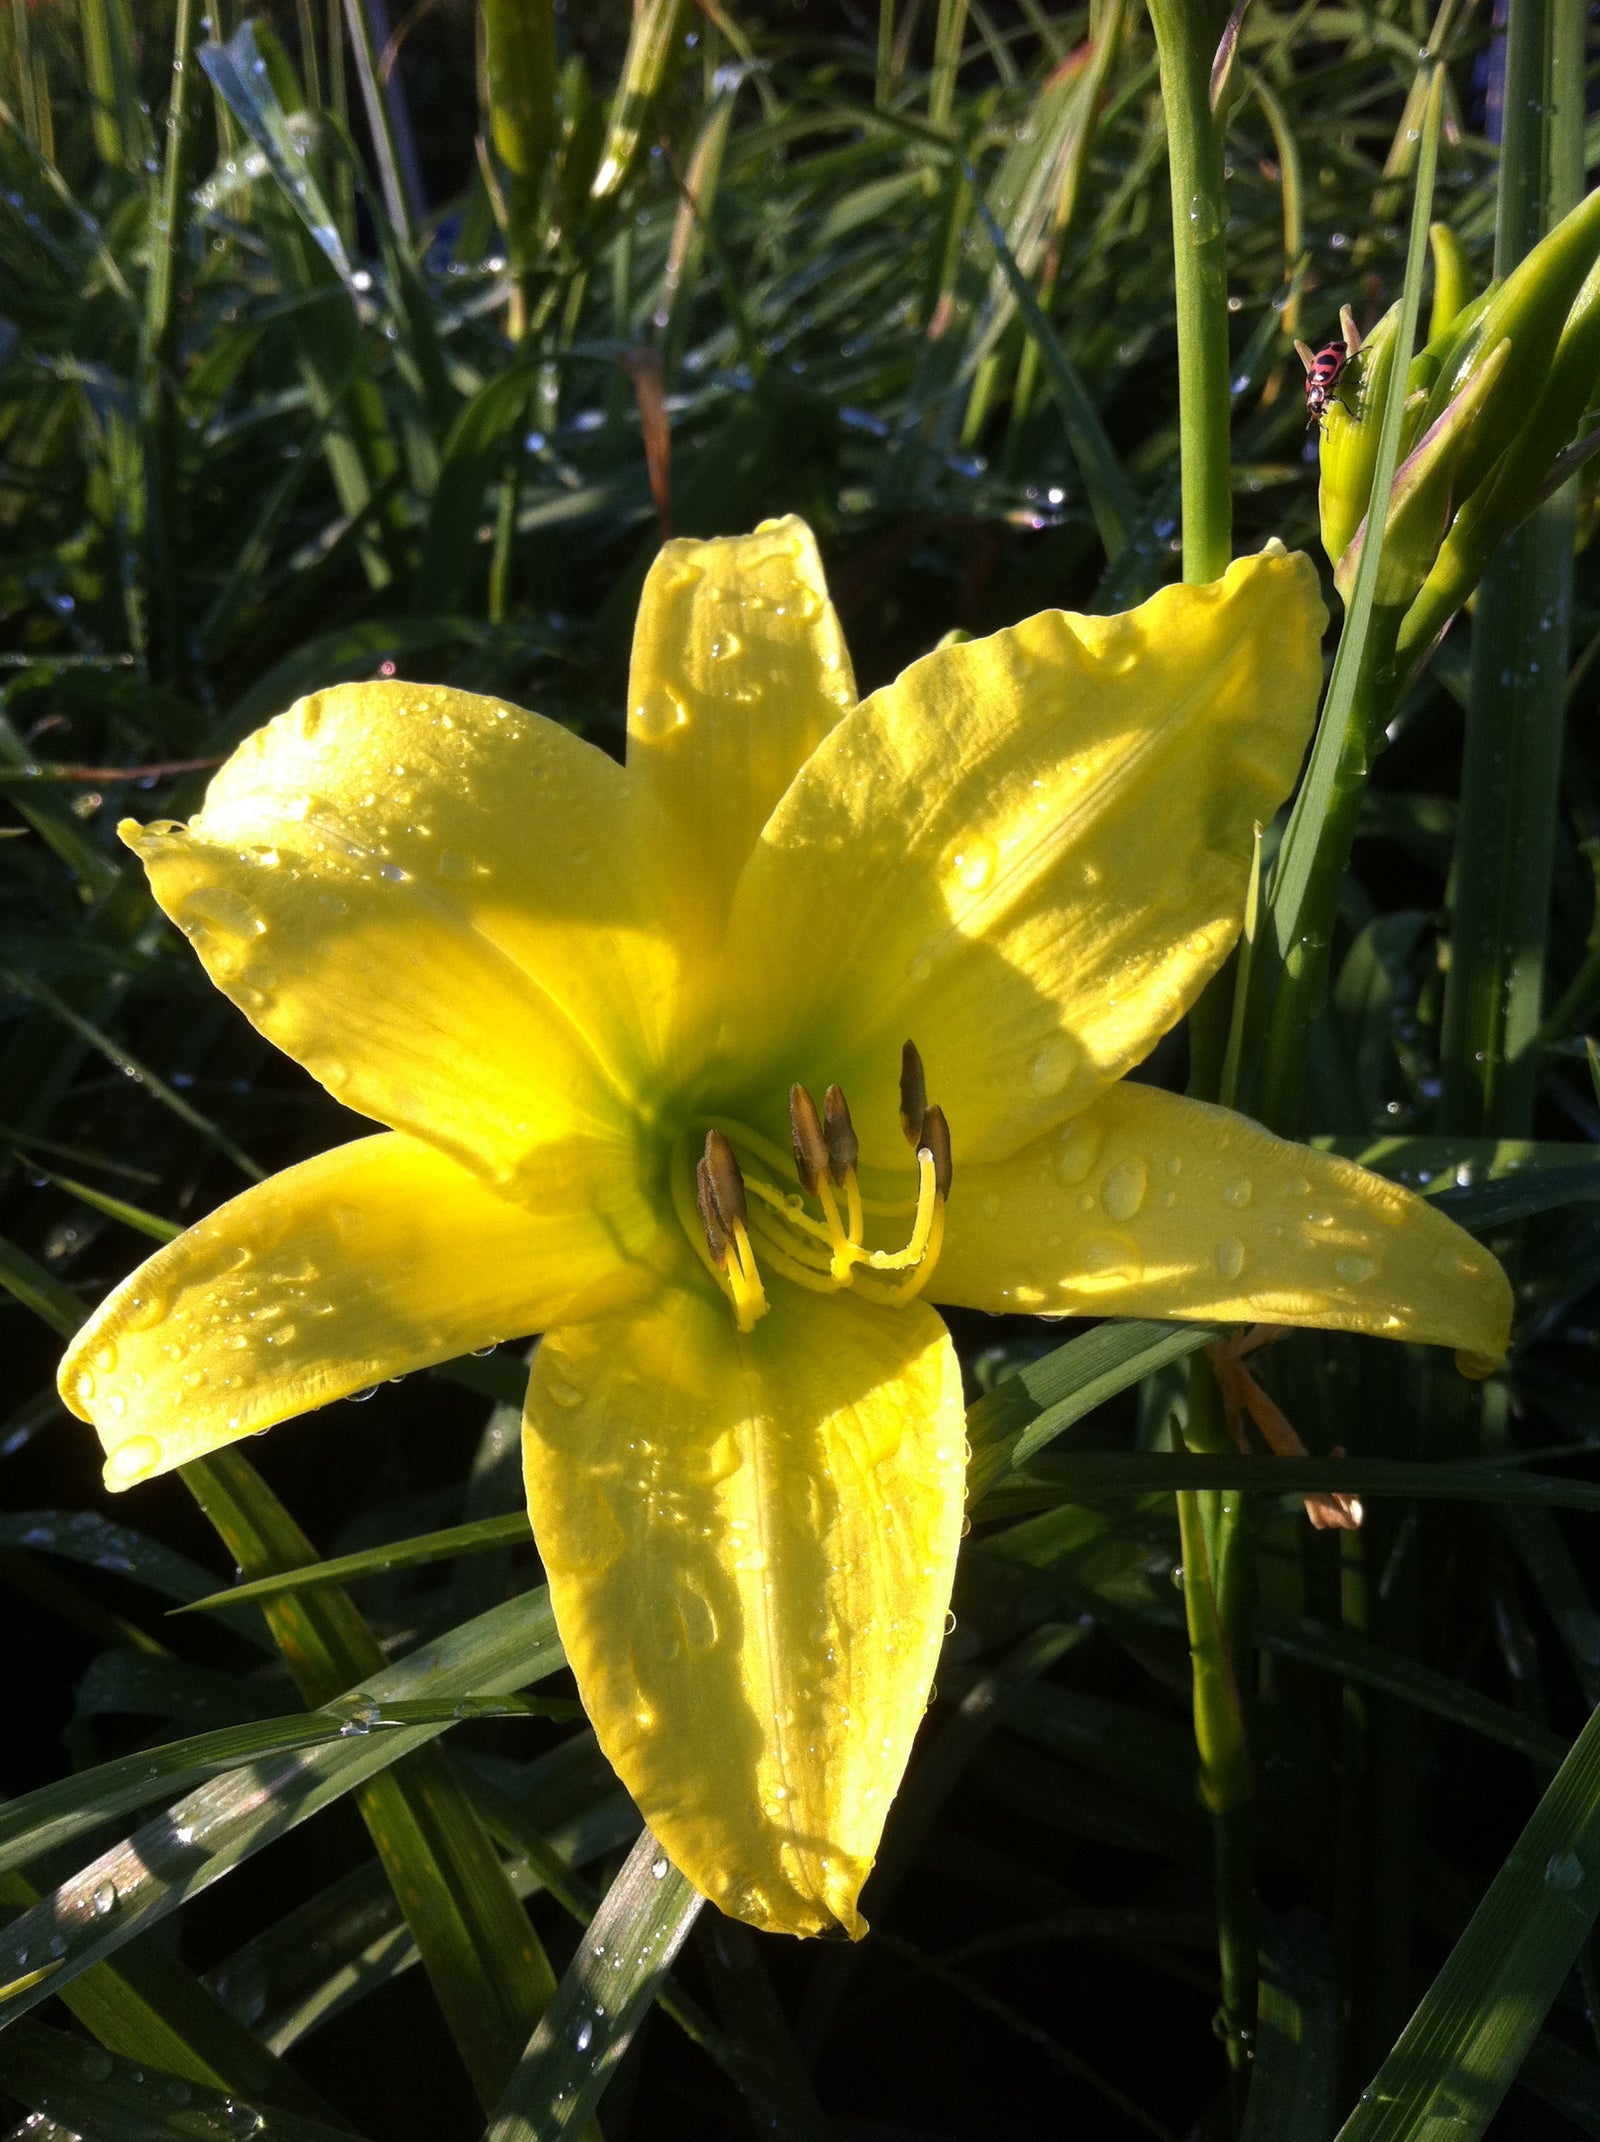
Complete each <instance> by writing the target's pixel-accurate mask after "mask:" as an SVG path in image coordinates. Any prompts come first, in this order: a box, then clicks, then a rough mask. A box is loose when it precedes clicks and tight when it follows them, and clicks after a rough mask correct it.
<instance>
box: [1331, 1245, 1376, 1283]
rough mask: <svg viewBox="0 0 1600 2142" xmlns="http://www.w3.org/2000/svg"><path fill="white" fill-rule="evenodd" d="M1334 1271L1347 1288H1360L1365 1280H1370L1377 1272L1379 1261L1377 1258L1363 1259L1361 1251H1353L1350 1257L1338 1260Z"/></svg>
mask: <svg viewBox="0 0 1600 2142" xmlns="http://www.w3.org/2000/svg"><path fill="white" fill-rule="evenodd" d="M1333 1269H1334V1270H1335V1271H1336V1272H1337V1273H1338V1275H1339V1277H1340V1278H1341V1279H1342V1280H1343V1281H1344V1282H1345V1284H1346V1285H1347V1286H1351V1287H1359V1286H1360V1284H1361V1282H1362V1281H1363V1280H1364V1279H1370V1278H1371V1277H1372V1275H1373V1273H1374V1272H1376V1270H1377V1269H1378V1260H1377V1258H1376V1257H1363V1256H1362V1255H1361V1254H1360V1252H1359V1251H1352V1252H1351V1254H1350V1255H1349V1256H1348V1257H1340V1258H1338V1259H1337V1260H1336V1261H1335V1263H1334V1267H1333Z"/></svg>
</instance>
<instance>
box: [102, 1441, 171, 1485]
mask: <svg viewBox="0 0 1600 2142" xmlns="http://www.w3.org/2000/svg"><path fill="white" fill-rule="evenodd" d="M160 1463H161V1445H160V1444H159V1443H158V1442H157V1441H156V1439H155V1437H154V1436H149V1435H130V1436H129V1437H128V1438H127V1440H126V1441H125V1442H122V1443H119V1444H118V1445H117V1447H116V1449H115V1450H113V1451H112V1452H111V1453H110V1455H109V1456H108V1457H107V1459H106V1484H107V1486H109V1487H131V1486H132V1485H133V1483H134V1481H136V1480H144V1479H147V1478H148V1477H149V1475H150V1474H151V1473H153V1472H154V1471H155V1469H156V1467H157V1466H158V1465H159V1464H160Z"/></svg>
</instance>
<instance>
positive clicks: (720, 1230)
mask: <svg viewBox="0 0 1600 2142" xmlns="http://www.w3.org/2000/svg"><path fill="white" fill-rule="evenodd" d="M694 1201H695V1203H696V1205H698V1206H699V1208H700V1224H701V1226H702V1227H703V1228H704V1229H705V1231H706V1246H707V1247H708V1248H709V1250H710V1251H711V1255H712V1259H713V1261H714V1262H715V1264H716V1266H717V1269H718V1270H719V1271H721V1270H722V1269H723V1267H724V1266H725V1265H726V1264H727V1262H728V1251H729V1250H730V1248H731V1247H732V1238H731V1237H730V1235H729V1234H728V1231H727V1229H726V1228H725V1227H724V1226H723V1224H722V1216H721V1214H720V1213H719V1212H718V1211H717V1200H716V1197H715V1196H714V1194H713V1192H712V1188H711V1170H710V1169H709V1168H708V1167H707V1166H706V1164H705V1162H704V1161H703V1160H699V1161H696V1163H695V1170H694Z"/></svg>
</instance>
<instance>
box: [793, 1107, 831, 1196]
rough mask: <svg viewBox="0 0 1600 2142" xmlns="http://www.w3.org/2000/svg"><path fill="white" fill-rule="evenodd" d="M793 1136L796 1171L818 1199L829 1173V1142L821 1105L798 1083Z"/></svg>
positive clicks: (812, 1194)
mask: <svg viewBox="0 0 1600 2142" xmlns="http://www.w3.org/2000/svg"><path fill="white" fill-rule="evenodd" d="M789 1133H790V1136H791V1137H792V1138H793V1140H794V1172H795V1173H796V1175H798V1176H799V1178H800V1187H801V1189H802V1190H803V1191H804V1192H805V1194H806V1196H807V1197H815V1196H816V1194H817V1185H818V1183H820V1182H821V1180H822V1178H823V1176H824V1175H826V1174H827V1173H828V1169H829V1159H828V1141H827V1139H826V1138H825V1137H824V1136H823V1131H822V1118H821V1117H820V1116H819V1115H818V1114H817V1104H816V1102H815V1101H814V1100H812V1098H811V1096H810V1094H809V1093H807V1091H806V1089H805V1088H804V1086H802V1085H800V1084H799V1083H798V1082H796V1084H794V1085H793V1086H791V1087H790V1088H789Z"/></svg>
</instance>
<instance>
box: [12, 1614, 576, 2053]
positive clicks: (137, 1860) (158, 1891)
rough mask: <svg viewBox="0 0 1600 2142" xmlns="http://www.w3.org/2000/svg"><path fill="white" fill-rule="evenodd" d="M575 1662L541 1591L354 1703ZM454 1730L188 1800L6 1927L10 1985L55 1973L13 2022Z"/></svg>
mask: <svg viewBox="0 0 1600 2142" xmlns="http://www.w3.org/2000/svg"><path fill="white" fill-rule="evenodd" d="M561 1663H562V1656H561V1647H560V1644H559V1642H558V1640H557V1637H556V1633H555V1623H554V1621H553V1619H552V1618H551V1614H550V1602H549V1597H548V1595H547V1594H546V1593H545V1592H544V1591H542V1590H541V1591H538V1592H528V1593H524V1594H522V1595H521V1596H520V1597H519V1598H516V1599H512V1600H508V1601H507V1602H506V1604H505V1605H504V1606H500V1607H496V1608H494V1609H493V1610H492V1611H491V1612H490V1613H488V1614H483V1615H480V1616H479V1617H478V1618H477V1620H475V1621H472V1622H468V1623H467V1624H465V1626H464V1627H462V1628H459V1629H452V1630H451V1631H450V1632H449V1633H448V1634H447V1635H445V1636H442V1637H439V1638H437V1639H435V1641H434V1642H432V1643H430V1644H426V1645H424V1646H423V1647H421V1649H419V1650H418V1651H415V1652H413V1653H412V1654H411V1655H410V1656H409V1657H408V1658H406V1659H404V1660H402V1661H401V1662H400V1663H399V1664H398V1665H393V1666H387V1667H385V1668H384V1669H383V1670H382V1671H381V1672H379V1673H376V1674H373V1675H371V1676H369V1677H367V1678H366V1679H364V1680H363V1681H362V1682H361V1683H360V1684H359V1685H358V1686H356V1687H354V1688H351V1689H347V1690H346V1691H344V1700H345V1702H346V1704H347V1705H354V1704H356V1703H358V1702H359V1701H360V1700H361V1699H363V1698H366V1699H369V1700H370V1702H371V1704H372V1705H374V1706H376V1707H377V1708H378V1709H380V1710H381V1707H382V1705H383V1704H384V1703H385V1702H387V1701H389V1700H391V1699H393V1700H399V1701H405V1700H407V1699H410V1698H414V1697H430V1698H433V1699H436V1700H438V1701H441V1702H444V1701H448V1700H450V1699H453V1698H455V1697H458V1696H460V1697H467V1696H495V1695H501V1694H511V1693H513V1692H515V1691H516V1690H517V1689H520V1688H524V1687H526V1686H527V1685H528V1684H529V1683H530V1682H532V1681H537V1680H540V1679H542V1678H543V1677H544V1676H545V1675H547V1674H551V1673H554V1672H555V1671H556V1670H557V1668H558V1667H559V1666H560V1665H561ZM445 1730H446V1725H445V1723H444V1722H440V1723H439V1724H436V1725H418V1726H398V1727H395V1728H394V1729H393V1730H392V1731H387V1732H380V1733H376V1734H374V1733H371V1732H367V1733H361V1732H359V1731H357V1732H354V1733H352V1734H348V1735H344V1736H341V1738H340V1739H339V1740H338V1741H336V1742H333V1743H332V1744H330V1745H327V1746H324V1747H318V1748H310V1749H306V1750H303V1751H301V1752H299V1753H296V1754H290V1755H281V1756H274V1757H270V1758H268V1759H266V1760H265V1761H262V1762H258V1763H254V1764H252V1765H250V1766H249V1767H248V1768H247V1769H245V1770H243V1771H233V1772H230V1773H229V1774H228V1775H227V1776H225V1777H222V1778H219V1779H217V1780H215V1781H214V1782H213V1783H211V1784H209V1785H202V1786H200V1787H199V1788H198V1789H197V1790H196V1791H194V1792H192V1793H189V1794H187V1795H185V1797H184V1798H183V1799H181V1800H179V1801H177V1802H176V1803H175V1804H174V1805H173V1806H172V1807H171V1808H169V1809H168V1811H167V1812H166V1814H165V1815H163V1816H160V1817H158V1818H157V1819H156V1820H154V1821H152V1822H149V1823H146V1824H145V1825H143V1827H142V1828H140V1829H139V1830H137V1831H135V1832H134V1834H133V1835H132V1836H131V1837H130V1838H128V1839H126V1840H125V1841H124V1842H123V1843H121V1844H119V1845H116V1846H113V1847H112V1849H111V1850H110V1851H108V1852H104V1853H102V1854H101V1855H100V1856H99V1857H98V1858H97V1859H96V1860H94V1861H93V1862H92V1863H91V1864H90V1865H89V1866H87V1867H85V1868H83V1869H82V1870H81V1871H80V1872H79V1873H78V1874H76V1875H75V1876H73V1877H72V1879H71V1880H69V1881H67V1882H64V1883H63V1884H61V1885H60V1887H58V1888H57V1889H56V1890H55V1891H54V1893H53V1894H52V1895H51V1896H49V1897H47V1898H45V1899H44V1901H43V1902H42V1903H41V1904H40V1905H38V1906H37V1907H35V1908H34V1909H33V1910H31V1911H28V1912H25V1913H23V1915H22V1916H21V1917H20V1918H19V1919H16V1920H14V1921H13V1922H12V1923H11V1925H9V1926H7V1927H6V1928H4V1929H3V1930H0V1983H6V1984H9V1983H11V1982H12V1981H13V1980H16V1979H19V1978H21V1977H23V1976H24V1975H25V1974H26V1973H27V1972H28V1971H29V1970H30V1969H38V1968H40V1967H41V1964H40V1960H41V1959H42V1960H43V1966H44V1970H45V1975H44V1978H43V1979H42V1980H41V1981H40V1982H39V1983H38V1984H36V1985H34V1986H31V1987H25V1988H23V1989H22V1990H21V1991H19V1992H18V1993H17V1994H15V1995H14V1996H13V1997H12V1998H11V1999H9V2000H7V2001H4V2002H0V2025H3V2024H4V2023H6V2022H9V2021H10V2020H11V2018H12V2017H13V2016H14V2015H16V2014H19V2013H21V2012H22V2011H23V2010H24V2009H27V2008H31V2007H34V2006H35V2005H37V2003H38V2002H39V2001H41V2000H44V1999H46V1998H48V1997H49V1995H50V1994H52V1993H58V1992H60V1991H61V1990H62V1989H63V1987H65V1986H67V1985H68V1984H69V1983H70V1982H71V1981H72V1980H73V1979H74V1978H76V1977H77V1976H79V1975H80V1974H81V1973H82V1972H83V1971H85V1970H87V1969H88V1968H89V1967H90V1966H91V1965H92V1964H94V1963H96V1962H98V1961H99V1960H100V1959H101V1958H102V1957H104V1956H110V1955H112V1954H114V1953H115V1952H116V1951H117V1950H118V1949H119V1948H121V1947H122V1946H123V1945H124V1944H125V1943H126V1942H128V1941H131V1940H132V1939H133V1938H134V1937H135V1935H137V1934H140V1933H142V1932H144V1931H145V1930H146V1929H147V1928H148V1927H150V1926H153V1925H156V1924H158V1923H159V1922H160V1921H161V1920H162V1919H164V1918H165V1917H167V1916H168V1914H169V1913H171V1912H172V1911H174V1910H176V1909H177V1907H178V1906H179V1905H180V1904H182V1903H183V1902H184V1901H185V1900H186V1899H187V1898H189V1897H191V1896H194V1895H197V1894H199V1893H200V1892H201V1891H202V1890H204V1889H207V1888H209V1887H210V1886H211V1884H212V1883H213V1882H215V1881H218V1880H220V1879H221V1877H222V1876H223V1875H225V1874H227V1873H229V1872H230V1871H231V1870H232V1869H233V1868H234V1867H235V1866H237V1865H238V1864H239V1862H240V1861H241V1860H243V1859H247V1858H249V1857H250V1856H251V1854H253V1853H255V1852H258V1851H259V1850H260V1849H261V1848H262V1847H263V1846H264V1845H267V1844H270V1843H271V1842H272V1841H273V1840H274V1839H275V1838H277V1837H281V1836H283V1835H284V1834H285V1833H286V1832H287V1831H289V1830H292V1829H294V1828H296V1827H297V1826H298V1825H299V1824H300V1823H302V1822H305V1821H307V1820H308V1819H309V1818H310V1817H311V1816H312V1815H315V1814H317V1813H319V1812H320V1811H321V1810H322V1809H323V1808H324V1807H328V1806H331V1805H332V1804H333V1803H334V1802H335V1801H337V1800H340V1799H342V1798H343V1797H344V1796H345V1795H346V1794H347V1793H350V1792H352V1791H354V1790H355V1788H356V1787H357V1786H358V1785H361V1784H363V1783H365V1782H366V1780H367V1779H369V1778H371V1777H374V1776H375V1775H376V1774H377V1773H378V1772H379V1771H382V1770H385V1769H387V1768H388V1767H389V1766H390V1765H391V1764H392V1763H394V1762H396V1761H397V1760H398V1759H399V1758H400V1757H401V1756H403V1755H405V1754H407V1753H409V1752H410V1751H411V1750H412V1749H415V1748H419V1747H421V1746H423V1745H424V1744H425V1743H426V1742H427V1741H429V1740H431V1739H434V1738H435V1737H436V1736H437V1735H438V1734H440V1733H442V1732H444V1731H445ZM58 1936H60V1937H61V1939H62V1940H63V1942H64V1948H63V1950H62V1953H61V1954H60V1955H59V1956H56V1955H53V1954H51V1943H52V1942H53V1941H55V1940H56V1938H57V1937H58ZM29 1959H32V1962H30V1961H29Z"/></svg>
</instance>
